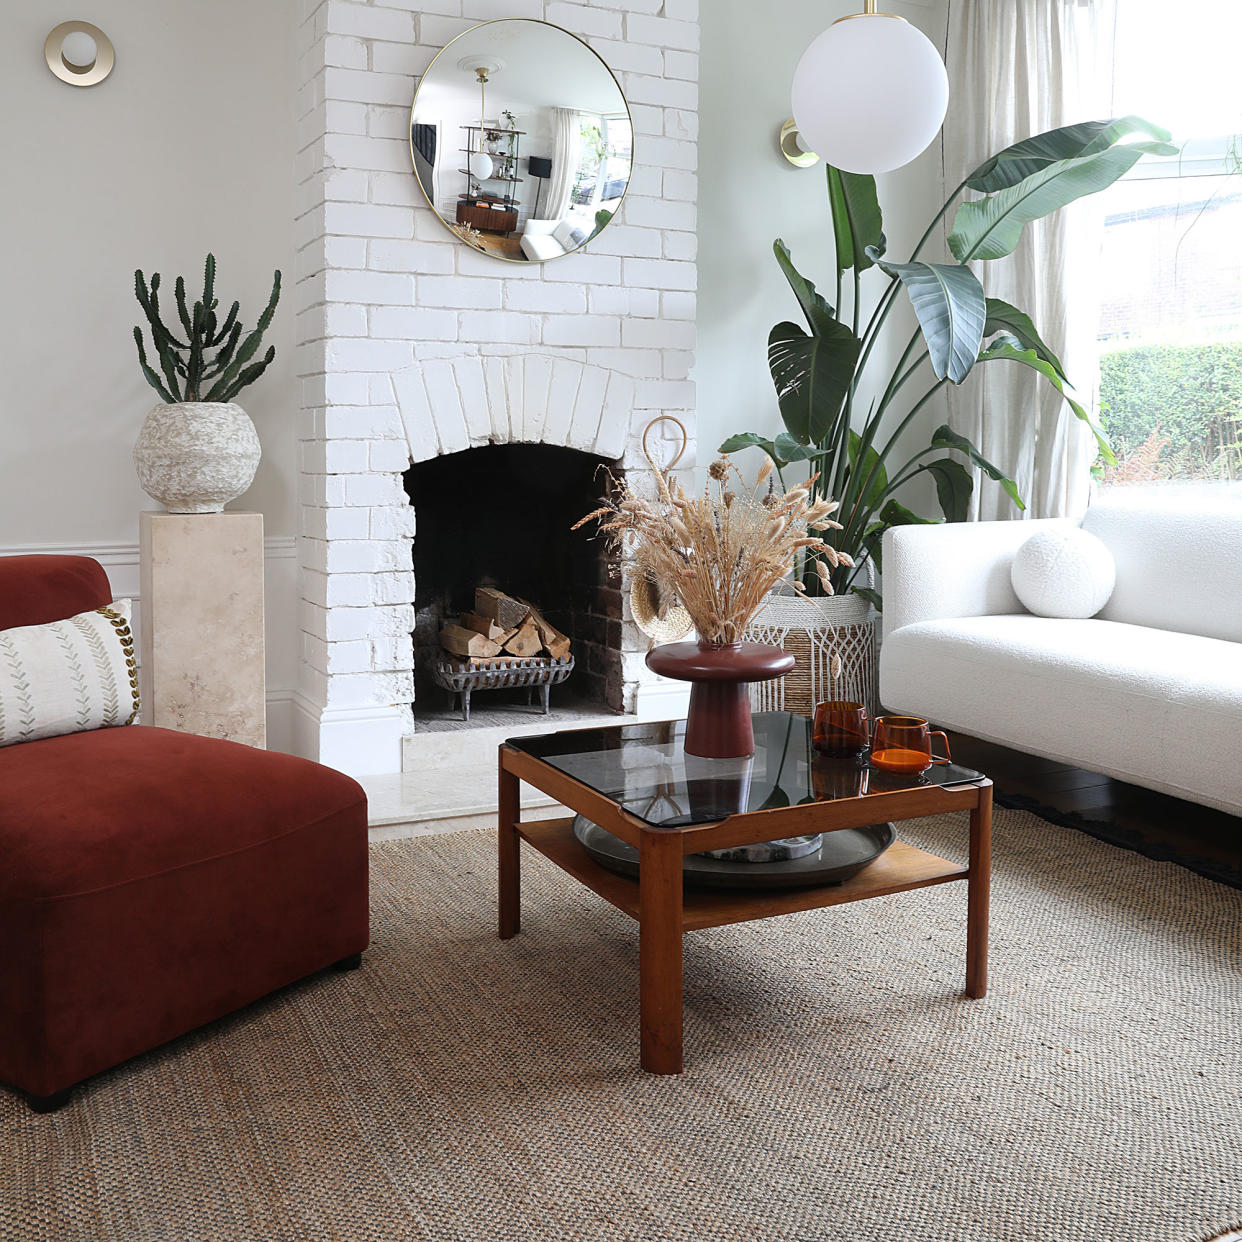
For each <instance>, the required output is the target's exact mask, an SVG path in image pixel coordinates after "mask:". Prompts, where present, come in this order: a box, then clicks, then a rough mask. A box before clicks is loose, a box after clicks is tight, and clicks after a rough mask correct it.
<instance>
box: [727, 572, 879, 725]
mask: <svg viewBox="0 0 1242 1242" xmlns="http://www.w3.org/2000/svg"><path fill="white" fill-rule="evenodd" d="M862 576H863V577H864V578H865V579H866V581H865V582H864V584H863V585H865V586H868V587H870V586H873V585H874V582H875V573H874V571H873V570H872V568H871V562H870V560H868V561H866V562H865V564H864V566H863V575H862ZM745 637H746V641H747V642H755V643H768V644H770V645H771V646H773V647H780V648H781V649H782V650H784V651H788V652H789V653H790V655H792V656H793V657H794V667H793V671H792V672H790V673H787V674H786V675H785V676H784V677H782V678H781V679H780V680H779V681H772V682H756V683H754V684H753V685H752V686H751V687H750V700H751V707H752V708H753V710H755V711H757V712H773V711H783V712H794V713H796V714H797V715H800V716H812V715H814V713H815V705H816V704H817V703H822V702H824V701H825V700H826V699H843V700H846V701H848V702H851V703H861V704H862V705H863V706H864V707H865V708H866V709H867V714H868V715H870V716H872V717H875V716H877V715H879V712H880V695H879V614H878V613H877V612H876V611H875V609H874V608H872V606H871V605H870V604H869V603H868V602H867V601H866V600H865V599H863V597H862V596H861V595H852V594H851V595H829V596H825V597H820V598H816V599H808V598H807V597H806V596H804V595H800V594H799V593H798V592H796V591H794V590H793V589H792V588H791V587H789V586H786V585H784V584H782V585H781V586H779V587H777V588H776V590H774V591H772V592H771V593H770V594H769V595H768V597H767V599H766V601H765V602H764V605H763V607H762V608H761V609H760V610H759V612H758V613H756V614H755V619H754V620H753V621H752V622H751V624H750V628H749V629H748V630H747V631H746V635H745ZM834 655H838V656H840V657H841V671H840V673H839V675H838V676H836V677H833V675H832V657H833V656H834Z"/></svg>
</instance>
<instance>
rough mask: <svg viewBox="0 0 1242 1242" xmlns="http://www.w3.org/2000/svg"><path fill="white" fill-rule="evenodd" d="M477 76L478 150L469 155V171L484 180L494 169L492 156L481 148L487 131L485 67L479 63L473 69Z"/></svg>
mask: <svg viewBox="0 0 1242 1242" xmlns="http://www.w3.org/2000/svg"><path fill="white" fill-rule="evenodd" d="M475 73H476V74H478V77H479V150H477V151H476V152H475V153H474V154H473V155H472V156H471V157H470V161H469V163H470V171H471V173H473V174H474V176H475V177H476V178H477V179H478V180H479V181H486V180H487V179H488V177H490V176H491V175H492V173H494V172H495V171H496V166H495V165H494V164H493V163H492V157H491V156H490V155H488V153H487V152H486V151H484V150H483V136H484V134H485V133H486V131H487V120H486V117H487V95H486V92H487V69H486V68H485V67H484V66H482V65H480V66H479V67H478V68H477V69H475Z"/></svg>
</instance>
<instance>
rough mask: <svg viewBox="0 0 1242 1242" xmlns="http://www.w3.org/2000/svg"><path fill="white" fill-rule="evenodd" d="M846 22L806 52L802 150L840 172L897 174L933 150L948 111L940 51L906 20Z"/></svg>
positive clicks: (871, 4)
mask: <svg viewBox="0 0 1242 1242" xmlns="http://www.w3.org/2000/svg"><path fill="white" fill-rule="evenodd" d="M865 2H866V11H865V12H863V13H854V14H851V15H850V16H849V17H842V18H840V19H839V20H838V21H836V22H834V23H833V24H832V25H831V26H829V27H828V29H827V30H825V31H824V33H823V34H821V35H820V36H819V37H818V38H817V39H815V41H814V42H813V43H812V44H811V46H810V47H808V48H807V49H806V51H805V52H804V53H803V54H802V59H801V60H800V61H799V62H798V67H797V69H796V70H795V71H794V79H793V114H794V121H795V122H796V124H797V127H798V133H799V136H800V139H801V143H802V146H803V147H804V148H805V149H806V150H808V151H814V152H815V154H816V155H818V156H820V157H821V158H822V159H824V160H826V161H827V162H828V163H829V164H832V165H833V166H835V167H836V168H840V169H843V170H844V171H846V172H854V173H883V172H891V171H892V170H893V169H894V168H900V167H901V166H902V165H903V164H908V163H909V162H910V161H911V160H912V159H914V158H915V156H917V155H919V154H921V153H922V152H923V151H925V150H926V149H927V147H928V146H929V145H930V143H931V141H932V139H933V138H935V136H936V134H937V133H938V132H939V130H940V126H941V125H942V124H943V123H944V114H945V111H946V110H947V108H948V106H949V75H948V74H947V73H946V72H945V67H944V61H943V60H941V59H940V53H939V52H937V51H936V48H935V46H934V45H933V43H932V42H931V40H930V39H928V37H927V36H926V35H925V34H923V32H922V31H921V30H918V29H917V28H916V27H914V26H912V25H910V23H909V22H907V21H906V20H905V18H902V17H896V16H894V15H893V14H891V13H878V12H876V0H865Z"/></svg>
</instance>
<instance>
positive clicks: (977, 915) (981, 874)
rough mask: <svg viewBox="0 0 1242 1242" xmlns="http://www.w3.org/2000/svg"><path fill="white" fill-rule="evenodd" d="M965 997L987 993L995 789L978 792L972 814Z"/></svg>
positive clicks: (967, 903)
mask: <svg viewBox="0 0 1242 1242" xmlns="http://www.w3.org/2000/svg"><path fill="white" fill-rule="evenodd" d="M966 885H967V896H966V995H967V996H971V997H974V998H976V999H978V998H979V997H981V996H985V995H986V994H987V990H988V897H989V894H990V891H991V885H992V786H991V785H987V786H985V787H984V788H983V789H981V790H979V805H978V806H977V807H975V809H974V810H973V811H971V813H970V876H969V878H968V879H967V881H966Z"/></svg>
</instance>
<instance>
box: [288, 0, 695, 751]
mask: <svg viewBox="0 0 1242 1242" xmlns="http://www.w3.org/2000/svg"><path fill="white" fill-rule="evenodd" d="M300 16H301V19H302V21H301V26H300V29H299V31H298V43H297V46H298V49H299V55H300V63H301V83H302V85H301V90H300V94H299V113H300V116H299V134H300V142H301V150H300V152H299V155H298V162H297V169H298V175H299V179H300V189H299V194H300V200H299V211H300V214H299V218H298V224H297V236H298V239H299V253H298V263H297V268H296V271H297V283H296V286H295V295H294V296H295V299H296V304H297V305H296V309H297V312H298V325H299V345H298V354H299V364H300V372H301V376H302V413H301V416H300V419H299V438H300V440H301V445H300V453H299V460H300V462H301V470H302V476H301V480H300V485H299V498H300V503H301V506H302V525H301V535H302V538H301V540H300V547H301V565H302V582H303V591H302V593H303V600H304V602H303V607H302V628H303V635H302V642H301V650H302V654H303V674H304V675H303V678H302V684H301V691H300V694H301V699H302V702H303V704H304V710H305V705H310V707H312V708H313V709H315V710H318V711H319V712H320V713H321V717H322V719H323V721H324V722H325V723H324V726H323V730H322V732H323V736H324V738H325V739H326V738H327V737H328V734H329V728H328V725H327V723H326V722H327V721H328V719H329V717H332V716H333V714H334V713H335V714H336V717H339V719H340V720H347V721H357V720H361V719H362V718H363V717H365V716H366V715H367V713H368V712H370V713H372V714H373V715H374V716H375V717H376V719H378V718H379V717H381V716H385V714H387V716H386V719H388V720H389V723H390V724H391V725H392V727H393V728H395V729H396V731H397V732H398V733H399V732H401V731H404V730H408V729H409V728H410V727H411V724H410V721H411V717H410V713H409V704H410V702H411V699H412V695H413V678H412V675H411V661H412V658H413V656H412V651H411V645H410V642H409V637H408V631H409V629H410V627H411V625H412V620H413V618H412V602H413V598H414V577H413V574H412V572H411V541H412V538H413V530H414V521H415V517H416V515H415V514H414V512H413V511H412V510H411V509H410V507H409V505H408V504H407V503H406V498H405V494H404V490H403V488H402V481H401V475H402V472H403V471H404V470H405V469H406V468H407V466H408V464H409V462H410V461H411V460H424V459H426V458H427V457H431V456H435V455H438V454H441V453H448V452H457V451H461V450H464V449H467V448H469V447H471V446H473V445H477V444H482V443H486V442H489V441H502V440H517V439H541V440H544V441H546V442H550V443H555V444H565V445H569V446H571V447H574V448H578V449H581V450H583V451H587V452H592V453H597V454H599V455H601V456H604V457H609V458H615V459H618V460H620V461H621V462H622V464H623V465H625V467H626V468H627V469H630V470H635V471H637V470H641V469H643V468H645V462H644V461H643V459H642V457H641V452H640V450H639V447H638V440H639V437H640V436H641V431H642V428H643V427H644V426H645V425H646V423H647V422H648V421H649V420H650V419H651V418H653V417H655V416H656V415H657V414H660V413H665V412H667V413H673V414H676V415H677V416H678V417H679V418H681V419H682V420H683V421H685V422H687V424H688V425H689V426H690V428H691V432H692V438H693V410H694V386H693V384H692V383H691V382H690V381H689V380H688V379H687V378H686V377H687V376H688V374H689V371H690V367H691V365H692V363H693V351H694V346H695V342H694V314H695V293H694V290H695V287H696V283H697V279H696V268H695V255H696V249H697V247H696V216H695V210H696V208H695V199H696V195H697V178H696V172H695V169H696V160H697V152H696V142H697V132H698V124H697V106H698V98H697V76H698V49H699V30H698V0H422V2H421V3H414V2H413V0H375V2H373V3H367V2H363V0H302V4H301V13H300ZM495 17H542V18H545V19H546V20H548V21H551V22H554V23H556V24H558V25H561V26H564V27H565V28H566V29H568V30H570V31H572V32H573V33H574V34H576V35H578V36H579V37H581V38H583V39H584V40H585V41H586V42H587V43H588V44H590V45H591V46H592V47H594V48H595V50H596V51H598V52H599V53H600V55H601V56H603V58H604V59H605V60H606V61H607V62H608V64H609V66H610V67H611V68H612V69H613V71H614V72H615V73H616V74H617V76H618V79H619V81H620V82H621V85H622V88H623V89H624V90H625V93H626V96H627V99H628V100H629V102H630V104H631V107H632V109H633V113H634V120H635V129H636V141H635V146H636V157H637V159H636V165H635V169H634V177H633V180H632V182H631V188H630V193H629V195H628V196H627V199H626V201H625V203H624V204H623V206H622V208H621V211H620V214H619V216H618V220H617V222H616V223H615V224H614V225H613V226H611V227H610V228H609V229H608V230H606V231H605V232H604V233H603V234H602V235H601V236H600V237H599V238H598V239H597V240H596V241H595V242H594V243H592V244H591V245H590V246H588V247H587V248H586V249H585V250H584V251H582V252H580V253H578V254H575V255H571V256H568V257H566V258H563V259H560V260H556V261H553V262H552V263H549V264H534V263H532V264H515V263H505V262H502V261H500V260H496V259H492V258H489V257H487V256H484V255H480V254H478V253H476V252H474V251H472V250H470V249H468V248H466V247H464V246H462V245H461V244H460V243H459V242H457V241H456V240H455V239H454V238H453V237H452V235H451V234H450V233H449V232H448V231H447V230H446V229H445V228H444V227H443V225H441V223H440V222H439V221H438V220H436V219H435V218H434V216H433V215H432V214H431V212H430V210H429V209H428V207H427V205H426V203H425V200H424V199H423V196H422V193H421V191H420V190H419V188H418V185H417V183H416V181H415V178H414V175H413V173H412V172H411V171H410V162H409V151H408V143H407V126H408V122H409V108H410V103H411V101H412V99H413V96H414V91H415V88H416V86H417V84H418V75H419V74H421V73H422V72H423V71H424V70H425V68H426V66H427V65H428V64H429V63H430V61H431V58H432V57H433V56H434V55H435V53H436V52H438V51H439V50H440V48H441V47H442V46H443V44H444V43H446V42H448V41H449V40H450V39H451V38H453V37H454V36H455V35H457V34H460V33H461V32H462V31H463V30H465V29H468V28H469V27H470V26H471V25H473V24H475V23H476V22H478V21H485V20H489V19H491V18H495ZM691 450H692V451H693V445H691ZM686 464H692V454H691V458H688V459H687V462H686ZM627 637H628V640H629V655H627V657H626V665H625V667H626V674H627V677H629V678H630V679H631V682H632V685H631V686H630V687H629V690H630V693H631V697H632V693H633V690H634V689H635V688H636V687H637V685H638V683H639V682H641V681H642V680H643V678H644V677H645V676H646V674H645V670H644V669H643V668H642V667H641V659H639V658H637V646H636V637H635V634H634V631H633V629H632V627H627ZM333 736H334V737H335V736H337V735H336V734H333ZM368 736H369V737H374V736H376V734H375V733H374V731H372V732H371V733H369V734H368ZM324 746H325V748H327V746H328V743H327V742H326V741H325V743H324ZM316 753H318V752H316ZM333 753H335V752H333ZM326 757H328V758H329V761H331V757H330V756H326ZM346 766H348V764H347V765H346ZM355 766H357V767H358V770H364V769H363V768H362V767H361V766H358V765H355ZM386 766H387V767H388V768H389V770H395V765H393V764H387V765H386ZM371 770H376V769H375V768H372V769H371ZM379 770H382V767H381V769H379Z"/></svg>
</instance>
